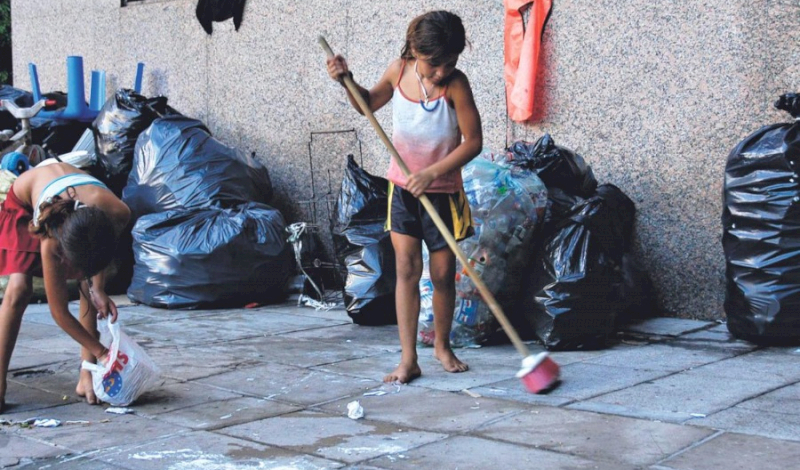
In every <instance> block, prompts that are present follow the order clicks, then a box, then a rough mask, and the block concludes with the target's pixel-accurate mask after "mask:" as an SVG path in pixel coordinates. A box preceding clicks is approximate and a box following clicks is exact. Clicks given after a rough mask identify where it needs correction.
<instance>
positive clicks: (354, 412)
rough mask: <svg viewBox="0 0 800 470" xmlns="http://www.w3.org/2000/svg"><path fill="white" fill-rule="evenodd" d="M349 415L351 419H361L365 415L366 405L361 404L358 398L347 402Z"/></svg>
mask: <svg viewBox="0 0 800 470" xmlns="http://www.w3.org/2000/svg"><path fill="white" fill-rule="evenodd" d="M347 417H348V418H350V419H361V418H363V417H364V407H362V406H361V403H359V402H358V400H356V401H351V402H350V403H348V404H347Z"/></svg>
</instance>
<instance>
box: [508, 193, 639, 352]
mask: <svg viewBox="0 0 800 470" xmlns="http://www.w3.org/2000/svg"><path fill="white" fill-rule="evenodd" d="M635 212H636V208H635V206H634V204H633V201H631V200H630V198H628V197H627V196H626V195H625V194H624V193H623V192H622V191H620V190H619V188H617V187H616V186H613V185H610V184H606V185H602V186H600V187H598V189H597V193H596V194H595V195H594V196H592V197H590V198H588V199H585V200H583V201H581V202H579V203H578V204H576V205H575V206H574V207H573V208H572V210H571V211H570V212H569V213H568V214H567V215H566V218H564V219H563V220H561V221H560V222H559V223H558V225H557V226H556V227H555V229H554V230H553V231H552V232H551V234H550V235H549V236H548V237H547V238H546V239H545V240H544V243H543V245H542V247H541V249H540V252H539V253H537V255H536V256H535V259H534V263H533V266H532V270H531V276H530V280H529V281H526V282H527V285H528V292H529V294H528V295H527V296H526V297H527V298H526V299H525V302H523V305H522V307H523V308H524V309H526V310H528V313H527V314H526V318H527V319H528V321H529V322H530V323H531V326H532V327H533V329H534V330H535V333H536V336H537V337H538V338H539V339H540V340H541V341H542V342H543V343H544V345H545V347H546V348H547V349H551V350H566V349H579V348H585V349H594V348H601V347H604V346H605V345H606V340H607V339H608V337H609V336H610V334H611V333H613V331H614V327H615V321H616V319H617V316H618V315H619V314H620V312H621V311H622V310H623V309H624V308H625V307H626V303H625V302H624V301H623V299H622V298H621V295H622V293H623V292H622V286H623V285H624V278H623V275H622V270H621V266H622V263H623V255H624V254H625V252H626V251H628V249H629V248H630V243H631V238H632V233H633V221H634V217H635Z"/></svg>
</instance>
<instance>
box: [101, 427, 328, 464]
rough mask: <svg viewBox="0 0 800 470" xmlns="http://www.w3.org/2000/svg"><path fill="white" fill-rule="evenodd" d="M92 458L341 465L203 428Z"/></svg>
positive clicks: (133, 461)
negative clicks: (206, 430)
mask: <svg viewBox="0 0 800 470" xmlns="http://www.w3.org/2000/svg"><path fill="white" fill-rule="evenodd" d="M95 458H96V459H100V460H103V461H105V462H110V463H112V464H115V465H119V466H122V467H124V468H129V469H131V470H151V469H152V470H163V469H187V470H189V469H204V470H214V469H219V470H223V469H298V470H323V469H334V468H341V467H342V466H343V464H341V463H338V462H332V461H330V460H324V459H321V458H318V457H312V456H310V455H303V454H298V453H295V452H292V451H289V450H286V449H279V448H276V447H270V446H266V445H262V444H258V443H255V442H252V441H245V440H241V439H237V438H235V437H229V436H226V435H222V434H218V433H211V432H205V431H196V432H191V433H187V434H183V435H179V436H171V437H168V438H162V439H155V440H151V441H149V442H146V443H142V444H135V445H127V446H125V447H123V448H121V450H120V449H115V450H114V451H112V452H106V453H102V454H100V455H98V456H97V457H95Z"/></svg>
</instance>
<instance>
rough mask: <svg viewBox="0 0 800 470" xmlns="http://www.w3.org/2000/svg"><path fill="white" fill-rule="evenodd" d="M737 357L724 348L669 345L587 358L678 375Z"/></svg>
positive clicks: (644, 346)
mask: <svg viewBox="0 0 800 470" xmlns="http://www.w3.org/2000/svg"><path fill="white" fill-rule="evenodd" d="M734 355H736V352H733V351H729V350H724V349H718V350H713V349H708V348H704V347H700V348H685V347H677V346H672V345H670V344H649V345H643V346H638V347H633V348H627V349H624V350H621V351H610V352H609V354H605V355H603V356H600V357H597V358H592V359H587V360H586V361H585V362H587V363H590V364H603V365H607V366H617V367H637V368H640V369H649V370H665V371H670V372H678V371H682V370H687V369H692V368H695V367H699V366H702V365H704V364H709V363H712V362H717V361H720V360H722V359H727V358H729V357H733V356H734Z"/></svg>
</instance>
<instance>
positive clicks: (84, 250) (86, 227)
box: [28, 188, 116, 278]
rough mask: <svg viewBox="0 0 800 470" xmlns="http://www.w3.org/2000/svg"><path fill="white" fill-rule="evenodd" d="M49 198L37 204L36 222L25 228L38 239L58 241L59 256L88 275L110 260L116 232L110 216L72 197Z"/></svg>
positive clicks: (114, 247) (104, 266)
mask: <svg viewBox="0 0 800 470" xmlns="http://www.w3.org/2000/svg"><path fill="white" fill-rule="evenodd" d="M70 189H71V190H72V191H71V194H72V198H62V197H61V196H55V197H53V200H52V201H49V202H44V203H42V204H41V206H40V209H39V210H40V216H39V221H38V223H39V225H38V226H36V225H34V224H33V221H31V224H30V226H29V227H28V230H29V231H30V232H31V233H32V234H34V235H36V236H38V237H40V238H54V239H56V240H58V244H59V248H60V252H61V255H62V256H63V257H64V258H66V260H67V262H69V264H70V266H72V267H73V268H74V269H78V270H80V271H81V273H82V274H83V276H85V277H87V278H88V277H91V276H94V275H95V274H97V273H99V272H100V271H102V270H103V269H105V268H106V266H108V265H109V263H111V260H112V259H113V258H114V252H115V250H116V233H115V231H114V225H113V224H112V223H111V219H110V218H109V217H108V215H106V213H105V212H103V211H102V210H101V209H99V208H97V207H92V206H86V205H82V204H81V203H80V202H78V201H77V199H75V198H74V194H75V189H74V188H67V194H68V195H70Z"/></svg>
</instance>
